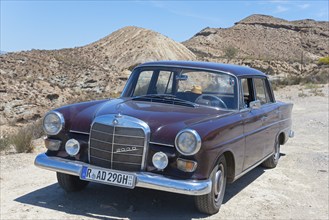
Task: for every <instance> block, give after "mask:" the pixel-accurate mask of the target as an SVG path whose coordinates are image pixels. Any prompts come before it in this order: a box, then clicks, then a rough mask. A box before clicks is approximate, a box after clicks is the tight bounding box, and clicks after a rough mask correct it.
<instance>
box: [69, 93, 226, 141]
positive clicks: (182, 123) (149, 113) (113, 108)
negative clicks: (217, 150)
mask: <svg viewBox="0 0 329 220" xmlns="http://www.w3.org/2000/svg"><path fill="white" fill-rule="evenodd" d="M92 112H93V114H91V113H92ZM230 112H231V111H224V110H218V109H214V108H208V107H202V106H198V107H186V106H180V105H173V104H164V103H154V102H145V101H133V100H129V99H114V100H109V101H104V102H102V103H101V104H97V105H95V106H91V107H89V108H85V109H83V110H82V111H81V112H78V113H77V114H76V116H75V117H74V120H73V122H72V123H71V130H75V131H80V132H88V133H89V130H90V124H91V123H92V121H93V119H94V118H95V117H98V116H103V115H107V114H118V113H120V114H122V115H127V116H131V117H135V118H138V119H140V120H142V121H144V122H146V123H147V124H148V126H149V127H150V129H151V141H153V142H158V143H163V144H170V145H173V144H174V138H175V136H176V134H177V133H178V132H179V131H180V130H181V129H184V128H186V127H191V126H193V124H196V123H199V122H202V121H205V120H211V119H212V118H215V117H221V116H222V115H224V114H225V115H226V114H228V113H230ZM74 122H78V123H74Z"/></svg>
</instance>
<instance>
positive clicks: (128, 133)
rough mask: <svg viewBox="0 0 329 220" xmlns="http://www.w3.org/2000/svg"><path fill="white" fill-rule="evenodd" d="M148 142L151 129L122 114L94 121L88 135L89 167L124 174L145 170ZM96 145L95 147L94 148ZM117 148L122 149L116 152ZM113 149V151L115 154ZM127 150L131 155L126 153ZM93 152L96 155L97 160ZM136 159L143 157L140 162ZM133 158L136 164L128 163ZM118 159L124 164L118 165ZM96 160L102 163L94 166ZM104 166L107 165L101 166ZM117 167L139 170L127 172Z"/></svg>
mask: <svg viewBox="0 0 329 220" xmlns="http://www.w3.org/2000/svg"><path fill="white" fill-rule="evenodd" d="M149 141H150V128H149V126H148V125H147V124H146V123H145V122H144V121H141V120H139V119H137V118H133V117H130V116H126V115H121V114H118V115H115V114H108V115H103V116H99V117H96V118H95V119H94V121H93V123H92V125H91V128H90V133H89V143H88V159H89V163H90V164H92V165H96V166H101V167H104V168H109V169H117V170H123V171H140V170H145V167H146V156H147V152H148V143H149ZM95 142H98V144H96V145H95ZM120 146H122V148H119V147H120ZM115 149H116V151H114V150H115ZM118 149H119V151H118ZM129 149H130V150H133V151H129ZM120 150H123V152H120ZM96 152H98V153H97V157H96ZM136 153H137V154H136ZM114 157H115V158H114ZM138 157H142V158H141V160H139V159H138ZM133 158H137V159H135V160H138V162H136V161H134V162H131V161H130V160H131V159H133ZM118 159H120V160H123V161H118ZM97 160H101V161H104V163H103V162H97ZM106 163H107V165H104V164H106ZM120 164H125V165H127V164H128V166H129V164H131V166H137V165H139V169H133V170H129V169H128V170H127V168H126V169H125V168H124V167H125V165H122V166H119V165H120ZM117 166H119V167H117Z"/></svg>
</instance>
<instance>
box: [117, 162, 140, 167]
mask: <svg viewBox="0 0 329 220" xmlns="http://www.w3.org/2000/svg"><path fill="white" fill-rule="evenodd" d="M112 162H113V163H122V164H130V165H138V166H140V165H141V164H140V163H129V162H119V161H112Z"/></svg>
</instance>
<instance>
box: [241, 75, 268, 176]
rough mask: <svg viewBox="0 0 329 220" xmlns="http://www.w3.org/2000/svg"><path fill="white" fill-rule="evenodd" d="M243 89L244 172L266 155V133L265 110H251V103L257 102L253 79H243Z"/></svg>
mask: <svg viewBox="0 0 329 220" xmlns="http://www.w3.org/2000/svg"><path fill="white" fill-rule="evenodd" d="M240 82H241V88H242V94H241V97H243V100H241V103H242V104H241V105H242V106H243V107H242V109H241V111H240V112H241V116H242V118H243V132H244V136H245V154H244V163H243V170H246V169H248V168H249V167H251V166H252V165H254V164H255V163H257V162H258V161H259V160H260V159H262V158H263V155H264V137H263V135H264V133H263V132H264V131H263V129H262V128H263V122H262V119H263V117H264V110H263V109H262V108H258V109H256V108H255V109H251V108H250V103H251V102H253V101H255V100H256V93H255V89H254V87H255V86H254V83H253V78H252V77H248V78H242V79H241V81H240Z"/></svg>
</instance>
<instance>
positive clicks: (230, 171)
mask: <svg viewBox="0 0 329 220" xmlns="http://www.w3.org/2000/svg"><path fill="white" fill-rule="evenodd" d="M222 155H223V156H224V157H225V161H226V167H227V182H229V183H231V182H233V180H234V177H235V158H234V154H233V153H232V151H230V150H226V151H224V152H222V153H220V154H219V155H218V157H217V160H216V163H215V164H214V166H216V164H218V162H219V158H220V157H221V156H222Z"/></svg>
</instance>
